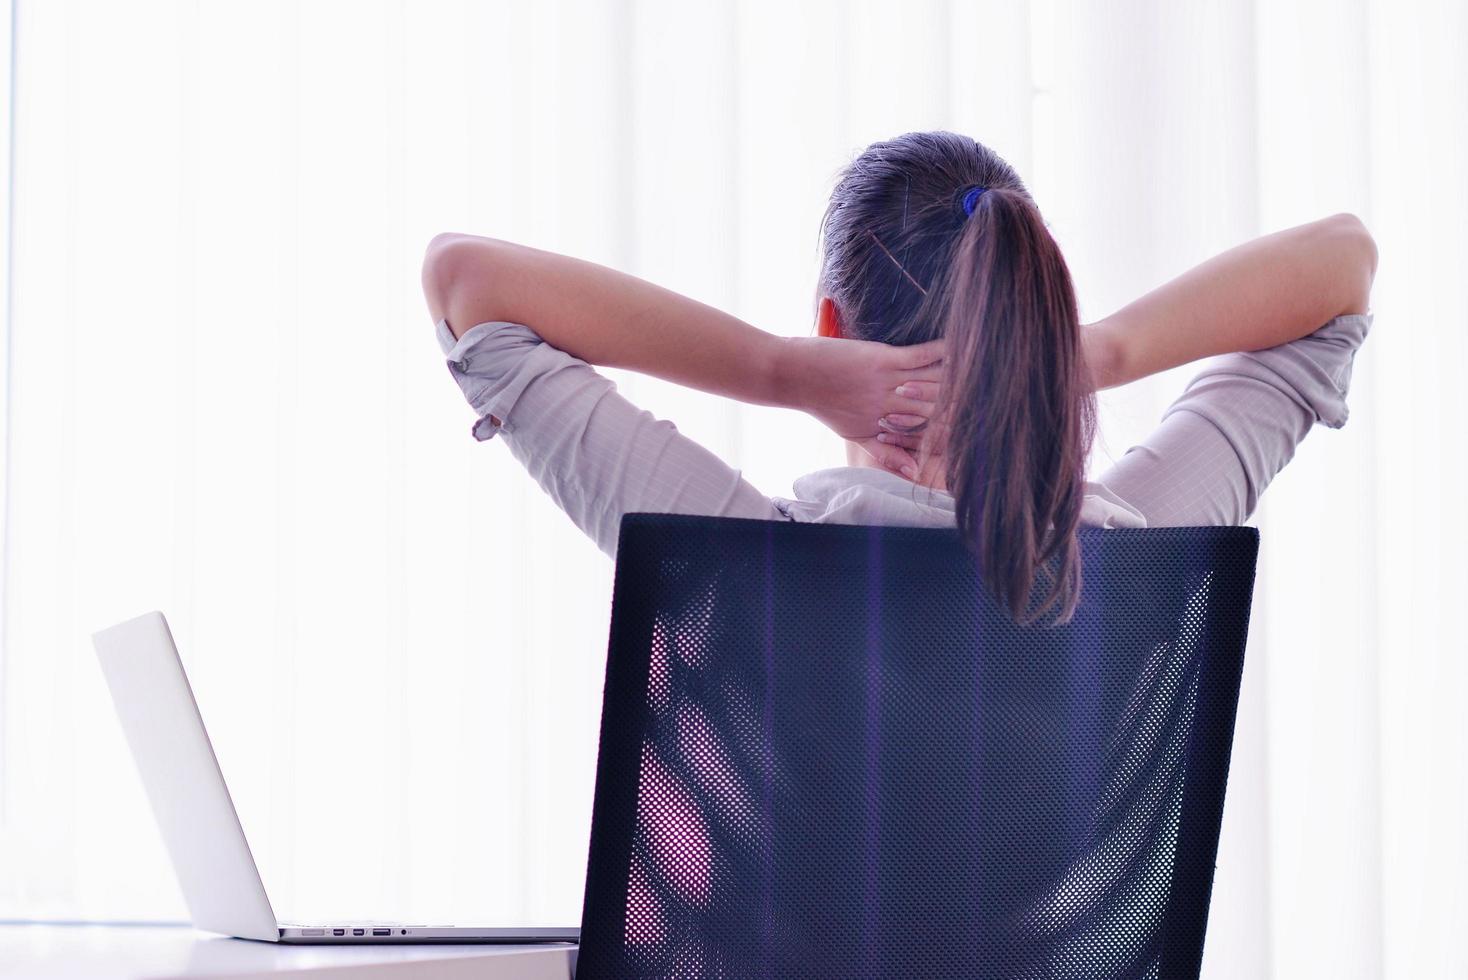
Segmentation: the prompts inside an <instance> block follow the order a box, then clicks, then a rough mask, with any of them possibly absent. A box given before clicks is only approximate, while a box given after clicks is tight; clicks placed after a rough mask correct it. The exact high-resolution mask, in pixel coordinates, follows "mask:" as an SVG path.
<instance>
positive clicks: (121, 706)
mask: <svg viewBox="0 0 1468 980" xmlns="http://www.w3.org/2000/svg"><path fill="white" fill-rule="evenodd" d="M92 644H93V646H95V647H96V649H97V659H98V660H99V661H100V662H101V664H102V673H103V675H104V676H105V677H106V679H107V688H108V690H109V691H110V692H111V693H112V703H113V704H114V705H115V706H116V708H117V717H118V720H119V721H120V722H121V723H122V731H123V734H124V735H125V736H126V738H127V743H128V747H129V748H130V749H131V750H132V756H133V762H134V763H136V765H137V767H138V773H139V775H141V776H142V779H143V787H144V789H145V790H146V792H147V795H148V802H149V803H150V804H151V805H152V808H153V815H154V817H155V818H156V819H157V821H158V828H159V830H160V831H162V833H163V843H164V844H165V846H167V848H168V856H169V858H170V860H172V862H173V870H174V873H175V874H177V875H178V882H179V885H180V886H181V887H182V888H183V893H184V901H185V902H186V903H187V904H188V908H189V915H190V917H191V918H192V919H193V921H194V925H195V926H196V927H198V928H200V929H207V930H209V931H211V932H220V933H224V934H225V935H227V936H239V937H241V938H244V939H263V940H269V941H275V940H277V939H279V938H280V930H279V927H278V926H277V924H276V919H275V911H274V910H273V909H272V908H271V907H270V899H269V898H267V897H266V895H265V885H264V883H263V882H261V880H260V872H259V870H258V869H257V868H256V867H255V859H254V857H253V856H252V855H251V854H250V845H249V844H248V843H247V842H246V841H245V832H244V830H243V828H241V827H240V821H239V816H238V815H237V814H236V813H235V809H234V802H233V801H232V800H231V799H230V797H229V789H228V788H227V787H226V786H225V784H224V775H223V773H221V772H220V770H219V762H218V760H217V759H216V758H215V756H214V747H213V746H212V745H211V744H210V743H209V735H208V733H207V732H206V731H205V730H204V720H203V718H202V717H201V716H200V714H199V707H198V705H197V704H196V703H195V701H194V692H193V690H192V688H190V687H189V680H188V677H187V676H186V675H185V674H184V669H183V662H182V661H180V660H179V656H178V649H177V647H175V646H174V643H173V635H172V634H171V633H170V632H169V630H168V622H167V620H165V619H164V618H163V614H162V613H161V612H150V613H145V614H143V615H142V616H139V617H137V618H136V619H130V620H128V621H127V622H124V623H119V624H117V625H116V626H112V627H110V628H108V629H105V630H102V631H101V632H99V633H94V634H93V635H92Z"/></svg>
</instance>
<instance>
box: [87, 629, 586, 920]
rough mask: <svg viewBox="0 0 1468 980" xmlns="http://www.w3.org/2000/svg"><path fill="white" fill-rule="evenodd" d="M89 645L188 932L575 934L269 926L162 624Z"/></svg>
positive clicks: (241, 836)
mask: <svg viewBox="0 0 1468 980" xmlns="http://www.w3.org/2000/svg"><path fill="white" fill-rule="evenodd" d="M92 643H93V644H94V645H95V646H96V648H97V657H98V659H99V660H101V662H102V673H103V674H105V675H106V677H107V686H108V688H109V689H110V690H111V691H112V701H113V703H114V704H115V705H116V706H117V716H118V718H119V719H121V721H122V730H123V734H125V735H126V736H127V742H128V745H129V747H130V748H131V749H132V754H133V760H134V761H135V762H136V763H137V765H138V771H139V773H141V775H142V777H143V786H144V788H145V789H146V790H147V794H148V801H149V802H150V803H151V804H152V806H153V815H154V816H155V817H156V818H157V820H158V826H159V829H161V830H162V831H163V841H164V843H165V844H166V845H167V847H168V855H169V857H170V858H171V859H172V861H173V870H174V873H175V874H177V875H178V881H179V884H180V885H181V886H182V887H183V893H184V900H185V901H186V902H187V903H188V907H189V915H190V916H191V917H192V918H193V921H194V925H195V927H197V928H199V929H207V930H209V931H210V932H219V933H223V934H225V935H227V936H238V937H240V938H241V939H262V940H265V941H267V942H281V943H541V942H572V943H574V942H575V941H576V937H577V934H578V932H579V930H578V929H575V928H550V927H548V928H524V929H512V928H503V927H500V928H495V927H485V928H480V927H473V926H415V925H405V924H398V923H392V924H388V923H382V922H337V923H331V924H327V925H282V924H280V923H278V922H277V921H276V919H275V911H274V910H273V909H272V908H271V907H270V899H269V898H267V897H266V895H265V885H264V883H263V882H262V881H261V880H260V872H259V870H258V869H257V868H256V867H255V859H254V857H253V856H252V855H251V854H250V845H249V844H248V843H246V842H245V832H244V830H243V829H242V828H241V827H240V821H239V817H238V816H237V815H236V814H235V809H234V803H233V801H232V800H231V799H230V796H229V789H228V788H227V787H226V786H225V785H224V774H223V773H221V772H220V770H219V762H218V760H216V759H215V757H214V747H213V746H212V745H211V744H210V743H209V734H208V733H207V732H206V731H205V730H204V719H203V718H202V717H201V716H200V714H199V707H198V705H197V704H196V703H195V701H194V692H193V690H192V689H191V688H190V687H189V679H188V677H187V676H186V675H185V674H184V668H183V662H182V661H181V660H180V659H179V656H178V649H177V648H176V647H175V646H174V643H173V635H172V634H171V633H170V632H169V629H168V622H167V620H165V619H164V618H163V614H162V613H160V612H150V613H146V614H144V615H142V616H139V617H137V618H136V619H130V620H128V621H127V622H125V623H119V624H118V625H116V626H113V627H110V628H109V629H105V630H102V631H101V632H100V633H95V634H93V635H92Z"/></svg>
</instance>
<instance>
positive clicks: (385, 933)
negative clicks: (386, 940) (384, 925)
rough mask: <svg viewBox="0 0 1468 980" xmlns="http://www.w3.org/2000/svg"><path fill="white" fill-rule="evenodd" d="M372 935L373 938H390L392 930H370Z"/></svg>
mask: <svg viewBox="0 0 1468 980" xmlns="http://www.w3.org/2000/svg"><path fill="white" fill-rule="evenodd" d="M372 935H374V936H391V935H392V930H391V929H373V930H372Z"/></svg>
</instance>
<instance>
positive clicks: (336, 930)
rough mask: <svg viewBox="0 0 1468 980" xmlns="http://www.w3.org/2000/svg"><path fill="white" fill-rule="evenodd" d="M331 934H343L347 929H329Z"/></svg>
mask: <svg viewBox="0 0 1468 980" xmlns="http://www.w3.org/2000/svg"><path fill="white" fill-rule="evenodd" d="M331 934H332V935H333V936H345V935H346V934H347V931H346V930H345V929H333V930H331Z"/></svg>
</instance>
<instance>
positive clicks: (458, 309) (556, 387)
mask: <svg viewBox="0 0 1468 980" xmlns="http://www.w3.org/2000/svg"><path fill="white" fill-rule="evenodd" d="M822 250H823V251H822V254H823V261H822V266H821V275H820V282H819V284H818V293H817V297H818V298H817V304H816V327H817V331H816V332H817V334H818V336H816V337H808V338H783V337H775V336H772V335H770V334H766V333H764V332H762V331H760V330H758V329H756V328H755V327H753V326H750V325H749V324H746V323H744V322H742V321H740V320H738V319H737V318H735V317H733V316H730V315H728V314H726V313H721V312H720V311H718V310H715V309H712V308H710V307H708V306H705V305H704V304H702V303H699V302H696V301H694V300H692V299H689V298H687V297H684V296H680V295H678V294H676V293H673V292H670V291H668V290H666V289H662V288H660V287H658V286H655V285H653V284H651V283H648V282H645V281H642V280H640V279H637V278H634V277H632V276H628V275H623V274H621V273H618V272H615V271H613V270H611V269H607V268H604V267H602V266H598V265H594V264H592V263H589V262H584V261H581V260H578V259H574V258H568V257H565V256H560V255H554V254H551V253H548V252H544V251H540V250H537V249H532V248H526V247H523V246H518V245H514V244H511V243H509V242H503V241H497V240H494V239H490V238H483V237H477V236H469V235H456V234H445V235H439V236H437V237H435V238H434V240H433V241H432V243H430V245H429V248H428V254H427V257H426V260H425V262H424V270H423V284H424V291H425V294H426V297H427V300H428V307H429V311H430V313H431V314H432V316H433V318H434V320H435V321H436V323H437V329H438V336H439V341H440V343H441V345H442V347H443V349H444V352H445V354H446V356H447V358H448V363H449V368H450V371H451V373H452V374H453V376H454V378H455V379H456V380H457V381H458V383H459V385H460V387H461V388H462V389H463V391H464V394H465V396H466V397H467V398H468V400H469V403H470V405H471V406H472V407H473V408H474V410H475V411H476V412H477V413H478V414H479V416H480V419H479V421H478V422H477V423H476V424H475V425H474V428H473V433H474V436H475V437H476V438H478V439H481V440H483V439H489V438H491V437H492V436H493V435H494V434H495V433H496V432H500V433H503V437H504V439H505V441H506V442H508V443H509V446H510V450H511V452H512V453H513V454H514V455H515V458H517V459H519V460H520V461H521V462H522V463H524V464H525V467H526V468H527V469H528V470H529V471H530V473H531V475H533V476H534V477H535V478H536V480H537V481H539V483H540V485H541V486H542V487H543V488H544V489H545V491H546V492H547V493H549V494H550V496H551V497H552V499H554V500H555V501H556V503H557V504H559V505H560V506H561V507H562V509H564V510H565V511H566V513H567V514H568V515H569V516H570V517H571V519H572V520H573V521H575V522H576V524H577V526H579V527H580V528H581V529H582V530H583V531H585V532H586V533H587V534H589V535H591V537H592V538H593V539H594V540H595V541H596V542H597V543H598V545H600V547H601V548H602V550H603V551H605V552H606V553H607V554H609V555H615V550H616V545H617V533H618V528H619V522H620V520H621V516H622V514H624V513H627V512H630V511H654V512H673V513H694V514H710V515H725V516H732V517H749V518H764V519H774V520H799V521H836V522H844V523H863V524H910V525H931V526H943V525H950V526H951V525H954V524H956V525H957V527H958V529H959V531H960V533H961V534H962V536H963V538H964V540H965V541H966V542H968V543H969V544H970V546H971V547H972V548H973V550H974V552H975V554H976V556H977V561H978V566H979V570H980V573H981V574H982V575H983V577H984V580H985V581H986V582H987V583H988V585H989V586H990V588H991V589H992V590H993V591H994V593H995V595H996V596H998V597H999V599H1000V600H1001V601H1002V602H1004V603H1005V604H1006V605H1007V606H1008V607H1009V609H1010V610H1011V612H1012V613H1013V614H1014V615H1015V617H1016V618H1017V619H1020V620H1021V621H1031V620H1034V619H1036V618H1038V617H1039V616H1041V615H1043V614H1044V613H1046V612H1048V611H1053V612H1054V613H1055V614H1056V621H1057V622H1064V621H1067V620H1068V619H1069V618H1070V616H1071V614H1072V613H1073V612H1074V609H1075V607H1076V604H1077V602H1078V600H1079V596H1080V580H1079V570H1080V560H1079V554H1078V551H1077V537H1076V531H1077V528H1078V527H1079V526H1080V525H1081V524H1089V525H1095V526H1102V527H1143V526H1169V525H1173V526H1176V525H1199V524H1239V523H1243V522H1244V520H1245V519H1246V518H1248V516H1249V515H1250V514H1251V513H1252V512H1253V510H1254V508H1255V506H1256V505H1257V504H1258V501H1259V495H1260V494H1261V493H1262V492H1263V491H1264V488H1265V487H1266V486H1267V485H1268V483H1269V481H1270V480H1271V479H1272V478H1273V477H1274V475H1275V474H1276V473H1277V472H1279V470H1280V469H1281V468H1282V467H1283V466H1284V465H1285V463H1287V462H1288V461H1289V460H1290V458H1291V457H1292V456H1293V455H1294V449H1295V446H1296V445H1297V444H1298V443H1299V441H1300V440H1301V439H1303V438H1304V437H1305V435H1306V434H1307V433H1308V432H1309V431H1310V428H1311V426H1312V425H1313V424H1314V423H1316V422H1322V423H1324V424H1325V425H1328V426H1330V427H1332V428H1339V427H1340V426H1342V425H1344V424H1345V421H1346V417H1347V406H1346V401H1345V398H1346V393H1347V389H1348V387H1349V383H1350V377H1351V366H1352V362H1353V359H1354V357H1355V353H1356V350H1357V349H1358V348H1359V347H1360V345H1361V342H1362V341H1363V340H1364V339H1365V336H1366V333H1367V332H1368V330H1369V329H1370V325H1371V320H1372V317H1371V314H1369V313H1368V312H1367V306H1368V299H1369V295H1370V290H1371V283H1372V279H1373V277H1374V276H1375V272H1376V247H1375V244H1374V243H1373V241H1372V239H1371V236H1370V235H1369V234H1368V232H1367V231H1366V229H1365V227H1364V226H1363V225H1362V224H1361V222H1360V221H1359V220H1357V219H1356V218H1355V217H1353V216H1351V215H1344V214H1342V215H1335V216H1333V217H1330V218H1326V219H1323V220H1321V221H1317V222H1314V223H1311V224H1307V225H1302V226H1300V227H1296V228H1291V229H1288V230H1286V231H1282V232H1278V233H1275V234H1272V235H1267V236H1265V237H1263V238H1260V239H1257V240H1255V241H1252V242H1249V243H1247V244H1245V245H1241V246H1239V247H1237V248H1234V249H1231V250H1230V251H1228V252H1225V253H1223V254H1222V255H1219V256H1217V257H1215V258H1213V259H1211V260H1209V261H1208V262H1205V263H1203V264H1202V265H1200V266H1198V267H1197V268H1195V269H1193V270H1191V271H1189V272H1187V273H1185V274H1184V275H1182V276H1179V277H1178V278H1177V279H1174V280H1173V281H1171V282H1169V283H1167V284H1165V285H1163V286H1161V287H1160V288H1158V289H1156V290H1154V291H1152V292H1151V293H1148V294H1147V295H1145V296H1143V297H1142V298H1141V299H1138V300H1136V301H1135V302H1133V303H1131V304H1130V305H1128V306H1126V307H1125V308H1123V309H1121V310H1119V311H1118V312H1116V313H1114V314H1112V315H1111V316H1109V317H1107V318H1105V319H1104V320H1101V321H1099V322H1097V323H1093V324H1086V325H1083V324H1081V322H1080V320H1079V316H1078V313H1077V303H1076V297H1075V291H1074V289H1073V287H1072V285H1071V279H1070V275H1069V272H1068V270H1067V268H1066V264H1065V260H1064V258H1063V256H1062V255H1061V253H1060V249H1059V248H1058V247H1057V245H1056V243H1055V240H1054V239H1053V238H1052V237H1051V235H1050V233H1049V231H1048V230H1047V229H1046V227H1045V224H1044V222H1043V220H1042V219H1041V217H1040V213H1039V211H1038V209H1037V208H1036V206H1035V203H1034V201H1032V200H1031V198H1030V196H1029V194H1028V192H1027V191H1026V190H1025V187H1024V185H1023V184H1022V183H1021V181H1020V179H1019V177H1018V176H1017V175H1016V174H1015V172H1014V170H1013V168H1011V167H1010V166H1009V165H1008V164H1007V163H1005V162H1004V161H1003V160H1001V159H1000V158H999V157H998V156H996V155H995V154H994V153H993V152H992V151H990V150H989V149H987V148H986V147H984V146H982V145H980V144H978V143H976V142H974V141H973V140H971V139H969V138H967V137H964V136H959V135H956V134H953V133H948V132H929V133H909V134H907V135H904V136H901V137H898V138H897V139H893V140H888V141H885V142H881V143H875V144H873V145H872V146H870V147H868V148H867V149H866V150H865V151H864V152H863V153H862V154H861V155H860V156H859V157H857V158H856V159H855V160H854V161H853V162H852V163H851V164H850V166H848V167H847V168H846V169H845V170H844V172H843V173H842V175H841V177H840V180H839V181H838V183H837V185H836V188H835V190H834V191H833V193H832V195H831V202H830V205H829V207H828V208H827V210H826V214H825V218H824V221H823V226H822ZM1236 352H1237V353H1236ZM1219 354H1228V355H1230V356H1228V357H1222V358H1219V359H1218V360H1217V361H1215V362H1214V363H1212V364H1210V365H1209V367H1208V368H1207V369H1206V370H1204V371H1203V372H1201V373H1200V374H1199V375H1198V376H1197V377H1195V378H1194V379H1193V380H1192V381H1191V382H1190V383H1189V384H1188V386H1187V388H1186V389H1185V390H1184V392H1183V393H1182V395H1181V396H1180V397H1179V398H1178V399H1177V400H1176V401H1175V402H1173V403H1172V405H1171V407H1169V408H1168V410H1167V411H1166V412H1165V413H1163V417H1162V421H1161V424H1160V425H1159V426H1158V427H1157V429H1156V430H1155V431H1154V432H1153V433H1152V434H1151V436H1150V437H1148V439H1147V440H1146V441H1145V442H1143V443H1141V444H1139V445H1135V446H1132V447H1130V448H1129V449H1128V450H1127V452H1126V453H1125V454H1124V455H1123V456H1122V458H1121V459H1119V460H1118V461H1117V462H1116V463H1115V464H1114V465H1113V466H1112V467H1110V468H1109V469H1108V470H1107V471H1106V472H1104V473H1102V474H1100V476H1099V478H1098V479H1097V480H1095V481H1094V482H1090V481H1087V480H1086V473H1085V466H1086V460H1087V456H1088V453H1089V450H1090V447H1091V441H1092V438H1093V435H1094V429H1095V415H1096V412H1095V405H1096V403H1095V392H1096V390H1097V389H1101V388H1108V387H1113V386H1116V385H1121V384H1125V383H1127V382H1130V381H1135V380H1137V379H1138V378H1143V377H1146V376H1147V375H1149V374H1153V373H1154V372H1157V371H1162V370H1166V369H1168V368H1171V367H1174V366H1176V365H1179V364H1184V363H1187V362H1189V361H1193V360H1196V359H1198V358H1203V357H1210V356H1213V355H1219ZM591 365H607V366H612V367H620V368H631V369H633V370H637V371H642V372H645V373H647V374H652V375H656V376H657V377H661V378H666V379H668V380H671V381H676V382H679V383H681V384H686V385H689V386H691V387H695V388H699V389H701V390H704V391H708V392H712V393H714V394H719V395H726V396H729V397H732V398H737V399H740V400H741V401H747V402H752V403H755V404H761V405H780V406H785V407H790V408H796V409H800V410H802V411H806V412H809V413H810V414H812V415H814V416H815V417H816V418H818V419H820V420H821V421H822V422H824V423H826V424H827V425H828V426H830V427H831V428H832V429H833V430H835V432H836V433H837V434H838V435H840V436H842V437H843V438H844V439H846V441H847V449H846V454H847V461H848V463H849V464H850V465H848V466H845V467H837V468H834V469H827V470H821V471H819V472H816V473H811V474H809V475H807V476H804V477H801V478H800V479H798V480H796V481H795V484H794V489H795V498H794V499H786V498H782V497H767V496H765V495H764V494H762V493H761V492H760V491H758V490H757V489H755V488H754V487H753V486H751V485H750V484H749V483H748V482H746V481H745V480H744V479H743V478H742V477H741V476H740V473H739V471H738V470H735V469H733V468H731V467H730V466H728V465H727V464H725V463H724V462H722V461H721V460H719V459H718V458H717V457H715V456H714V455H713V454H712V453H710V452H708V451H707V450H705V449H704V448H703V447H701V446H699V445H698V444H696V443H694V442H693V441H691V440H689V439H688V438H687V437H685V436H683V435H681V434H680V433H678V431H677V430H676V429H675V428H674V426H673V425H672V424H671V423H668V422H665V421H659V420H656V419H654V418H653V417H652V416H651V415H650V414H648V413H647V412H644V411H640V410H638V409H637V408H635V407H634V406H633V405H631V404H630V403H628V402H627V401H626V400H625V399H623V398H622V397H621V396H620V395H618V394H617V393H616V391H615V390H614V386H613V385H612V383H611V382H610V381H609V380H608V379H606V378H604V377H603V376H602V375H600V374H598V373H597V372H596V371H595V370H594V369H593V368H592V366H591ZM1037 582H1038V583H1042V584H1043V587H1044V591H1043V594H1042V596H1041V600H1042V601H1040V603H1039V605H1038V608H1036V609H1035V610H1034V611H1033V613H1032V614H1027V612H1026V611H1027V608H1028V606H1027V602H1028V600H1029V598H1030V596H1031V592H1032V589H1033V587H1034V586H1035V584H1036V583H1037Z"/></svg>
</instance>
